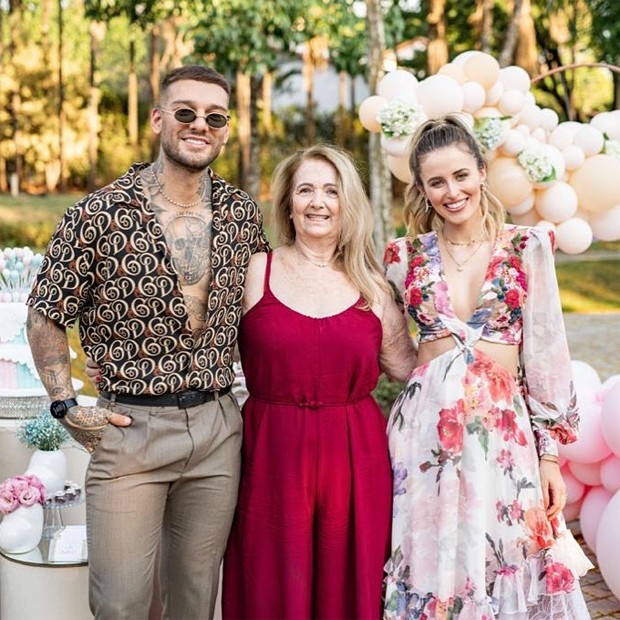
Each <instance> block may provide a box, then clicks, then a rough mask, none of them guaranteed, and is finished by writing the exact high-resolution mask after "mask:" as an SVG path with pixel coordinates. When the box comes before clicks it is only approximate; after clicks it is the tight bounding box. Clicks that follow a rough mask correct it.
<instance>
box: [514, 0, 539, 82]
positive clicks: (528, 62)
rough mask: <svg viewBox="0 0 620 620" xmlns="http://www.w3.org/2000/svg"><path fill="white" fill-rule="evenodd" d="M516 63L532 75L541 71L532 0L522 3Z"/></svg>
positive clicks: (524, 0) (525, 0)
mask: <svg viewBox="0 0 620 620" xmlns="http://www.w3.org/2000/svg"><path fill="white" fill-rule="evenodd" d="M515 64H516V65H518V66H519V67H522V68H523V69H525V70H526V71H527V72H528V73H529V74H530V75H537V74H538V72H539V65H538V46H537V45H536V29H535V27H534V18H533V17H532V5H531V2H530V0H523V1H522V5H521V16H520V19H519V36H518V39H517V49H516V55H515Z"/></svg>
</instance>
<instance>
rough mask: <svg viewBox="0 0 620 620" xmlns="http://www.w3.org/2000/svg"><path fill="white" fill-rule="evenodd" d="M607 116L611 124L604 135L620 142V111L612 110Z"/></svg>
mask: <svg viewBox="0 0 620 620" xmlns="http://www.w3.org/2000/svg"><path fill="white" fill-rule="evenodd" d="M609 115H610V117H611V123H610V125H609V128H608V129H607V131H605V133H606V134H607V135H608V136H609V138H610V139H611V140H620V110H612V111H611V112H609Z"/></svg>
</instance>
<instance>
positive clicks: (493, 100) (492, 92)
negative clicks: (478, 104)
mask: <svg viewBox="0 0 620 620" xmlns="http://www.w3.org/2000/svg"><path fill="white" fill-rule="evenodd" d="M503 94H504V85H503V84H502V83H501V82H495V84H494V85H493V86H492V87H491V88H490V89H489V90H487V97H486V99H485V101H484V103H485V105H495V104H497V102H498V101H499V100H500V97H501V96H502V95H503Z"/></svg>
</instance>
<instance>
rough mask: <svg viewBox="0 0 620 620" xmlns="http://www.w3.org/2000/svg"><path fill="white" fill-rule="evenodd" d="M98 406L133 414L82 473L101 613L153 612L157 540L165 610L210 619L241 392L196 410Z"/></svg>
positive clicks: (234, 471) (94, 606)
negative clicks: (237, 397) (239, 394)
mask: <svg viewBox="0 0 620 620" xmlns="http://www.w3.org/2000/svg"><path fill="white" fill-rule="evenodd" d="M99 405H100V406H102V407H106V408H110V409H113V410H114V411H115V412H117V413H125V414H127V415H129V416H131V417H132V419H133V422H132V424H131V426H129V427H125V428H121V427H116V426H112V425H110V426H109V427H108V428H106V430H105V432H104V434H103V437H102V440H101V443H100V444H99V445H98V446H97V449H96V450H95V452H94V453H93V455H92V458H91V461H90V465H89V467H88V471H87V476H86V524H87V531H88V548H89V566H90V588H89V595H90V606H91V610H92V612H93V614H94V615H95V618H96V619H97V620H124V619H127V620H143V619H144V620H146V618H148V612H149V607H150V603H151V595H152V591H153V575H154V570H155V560H156V553H157V549H158V547H159V546H160V544H161V556H160V583H161V591H162V603H163V609H164V618H167V619H170V620H202V619H210V618H212V617H213V613H214V607H215V600H216V595H217V588H218V576H219V567H220V563H221V560H222V556H223V554H224V549H225V547H226V541H227V538H228V532H229V530H230V525H231V522H232V518H233V513H234V508H235V503H236V500H237V490H238V485H239V467H240V448H241V435H242V433H241V429H242V421H241V414H240V412H239V407H238V405H237V401H236V399H235V397H234V396H232V394H227V395H225V396H222V397H221V398H217V399H216V400H215V401H213V402H209V403H205V404H204V405H200V406H197V407H192V408H190V409H177V408H174V407H153V408H151V407H136V406H133V405H125V404H120V403H114V404H112V403H111V402H110V401H107V400H104V399H99Z"/></svg>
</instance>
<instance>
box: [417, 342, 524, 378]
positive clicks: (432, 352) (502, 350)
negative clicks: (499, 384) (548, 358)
mask: <svg viewBox="0 0 620 620" xmlns="http://www.w3.org/2000/svg"><path fill="white" fill-rule="evenodd" d="M455 347H456V343H455V342H454V338H452V336H447V337H445V338H438V339H437V340H431V341H427V342H423V343H422V344H420V346H419V347H418V357H417V362H416V366H422V365H424V364H426V363H427V362H430V361H431V360H433V359H435V358H436V357H439V356H440V355H442V354H443V353H445V352H446V351H449V350H450V349H454V348H455ZM475 348H476V349H478V350H479V351H481V352H482V353H484V354H485V355H487V356H488V357H490V358H491V359H492V360H494V361H495V362H497V363H498V364H500V365H502V366H503V367H504V368H505V369H506V370H507V371H508V372H509V373H510V374H511V375H513V376H514V377H517V376H518V374H519V347H518V346H517V345H515V344H499V343H497V342H489V341H488V340H478V342H477V343H476V345H475Z"/></svg>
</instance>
